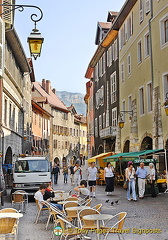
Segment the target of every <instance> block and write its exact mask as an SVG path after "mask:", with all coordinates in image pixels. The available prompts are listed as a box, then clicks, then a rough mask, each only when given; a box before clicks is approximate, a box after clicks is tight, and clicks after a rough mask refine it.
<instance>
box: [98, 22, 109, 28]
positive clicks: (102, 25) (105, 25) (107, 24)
mask: <svg viewBox="0 0 168 240" xmlns="http://www.w3.org/2000/svg"><path fill="white" fill-rule="evenodd" d="M98 24H99V25H100V26H101V28H103V29H109V28H110V27H111V25H112V24H111V23H110V22H98Z"/></svg>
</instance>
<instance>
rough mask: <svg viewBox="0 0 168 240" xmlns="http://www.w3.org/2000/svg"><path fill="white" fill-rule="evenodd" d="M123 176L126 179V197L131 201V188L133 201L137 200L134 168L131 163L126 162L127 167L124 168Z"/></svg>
mask: <svg viewBox="0 0 168 240" xmlns="http://www.w3.org/2000/svg"><path fill="white" fill-rule="evenodd" d="M125 178H126V181H128V189H127V199H128V201H131V190H132V198H133V201H137V198H136V192H135V181H136V177H135V169H134V168H133V163H132V162H128V167H127V168H126V170H125Z"/></svg>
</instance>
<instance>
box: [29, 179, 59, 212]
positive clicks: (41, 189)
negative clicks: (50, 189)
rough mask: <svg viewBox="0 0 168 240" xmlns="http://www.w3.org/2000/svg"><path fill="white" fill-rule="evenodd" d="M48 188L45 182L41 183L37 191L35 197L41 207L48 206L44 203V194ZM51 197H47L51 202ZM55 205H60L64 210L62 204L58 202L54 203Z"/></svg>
mask: <svg viewBox="0 0 168 240" xmlns="http://www.w3.org/2000/svg"><path fill="white" fill-rule="evenodd" d="M46 189H47V186H46V185H45V184H41V185H40V187H39V190H38V191H37V192H36V193H35V195H34V198H35V199H36V200H37V201H38V205H39V207H40V209H41V208H46V206H45V203H44V201H45V200H44V198H43V196H44V194H45V191H46ZM50 201H51V200H50V198H48V199H47V202H50ZM52 204H53V205H54V206H56V207H58V208H59V209H60V210H62V205H60V204H56V203H52Z"/></svg>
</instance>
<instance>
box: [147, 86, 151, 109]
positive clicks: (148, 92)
mask: <svg viewBox="0 0 168 240" xmlns="http://www.w3.org/2000/svg"><path fill="white" fill-rule="evenodd" d="M147 104H148V112H151V111H152V83H148V84H147Z"/></svg>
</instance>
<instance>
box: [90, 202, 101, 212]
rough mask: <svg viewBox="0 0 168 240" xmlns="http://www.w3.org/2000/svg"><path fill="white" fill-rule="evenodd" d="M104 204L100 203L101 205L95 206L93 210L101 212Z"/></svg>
mask: <svg viewBox="0 0 168 240" xmlns="http://www.w3.org/2000/svg"><path fill="white" fill-rule="evenodd" d="M102 205H103V204H102V203H100V204H97V205H95V206H94V207H92V208H93V209H96V210H97V211H99V212H100V211H101V208H102Z"/></svg>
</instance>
